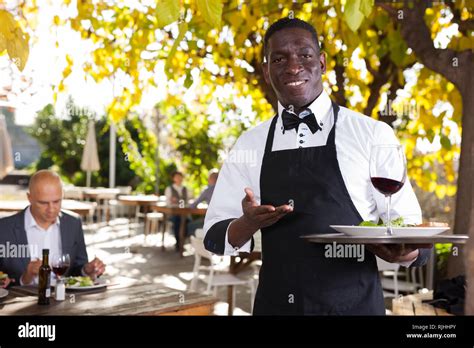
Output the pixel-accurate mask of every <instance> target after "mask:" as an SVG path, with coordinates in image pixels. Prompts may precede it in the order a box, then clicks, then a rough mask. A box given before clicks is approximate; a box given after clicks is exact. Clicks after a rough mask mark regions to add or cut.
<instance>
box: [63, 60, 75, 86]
mask: <svg viewBox="0 0 474 348" xmlns="http://www.w3.org/2000/svg"><path fill="white" fill-rule="evenodd" d="M66 62H67V66H66V68H65V69H64V70H63V80H64V79H66V78H67V77H68V76H69V75H70V74H71V72H72V66H73V65H74V61H73V60H72V57H71V56H70V55H69V54H66Z"/></svg>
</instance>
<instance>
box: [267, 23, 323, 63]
mask: <svg viewBox="0 0 474 348" xmlns="http://www.w3.org/2000/svg"><path fill="white" fill-rule="evenodd" d="M287 28H301V29H304V30H307V31H309V32H310V33H311V36H312V37H313V39H314V42H315V43H316V46H317V47H318V49H319V48H320V47H319V40H318V33H317V32H316V29H315V28H314V27H313V26H312V25H311V24H309V23H308V22H305V21H303V20H301V19H298V18H289V17H284V18H280V19H279V20H277V21H276V22H275V23H273V24H272V25H271V26H270V28H268V30H267V32H266V33H265V37H264V38H263V54H264V57H267V54H268V52H267V51H268V40H270V38H271V37H272V35H273V34H275V33H276V32H277V31H280V30H283V29H287Z"/></svg>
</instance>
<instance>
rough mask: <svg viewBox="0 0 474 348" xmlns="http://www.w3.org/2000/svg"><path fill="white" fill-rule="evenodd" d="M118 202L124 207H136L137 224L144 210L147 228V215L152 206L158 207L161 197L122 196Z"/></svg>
mask: <svg viewBox="0 0 474 348" xmlns="http://www.w3.org/2000/svg"><path fill="white" fill-rule="evenodd" d="M117 201H119V202H120V203H122V204H123V205H127V206H133V207H136V211H135V219H136V222H137V223H138V215H139V213H140V209H141V208H143V213H144V220H145V226H146V220H147V217H146V214H147V213H148V212H150V210H151V208H150V207H151V206H153V205H156V203H157V202H158V201H159V197H158V196H156V195H121V196H118V197H117Z"/></svg>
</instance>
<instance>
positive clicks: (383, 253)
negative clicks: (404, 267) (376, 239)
mask: <svg viewBox="0 0 474 348" xmlns="http://www.w3.org/2000/svg"><path fill="white" fill-rule="evenodd" d="M432 247H433V244H367V245H366V248H367V249H368V250H369V251H371V252H372V253H373V254H375V255H377V256H378V257H380V258H381V259H383V260H385V261H387V262H390V263H400V262H410V261H414V260H415V259H416V258H417V257H418V254H419V250H418V249H424V248H426V249H430V248H432Z"/></svg>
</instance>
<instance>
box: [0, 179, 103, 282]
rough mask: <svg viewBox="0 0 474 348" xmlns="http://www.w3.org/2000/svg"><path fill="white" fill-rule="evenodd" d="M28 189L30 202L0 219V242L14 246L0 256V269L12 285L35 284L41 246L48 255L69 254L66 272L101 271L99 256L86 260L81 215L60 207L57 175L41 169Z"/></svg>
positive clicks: (90, 273)
mask: <svg viewBox="0 0 474 348" xmlns="http://www.w3.org/2000/svg"><path fill="white" fill-rule="evenodd" d="M28 189H29V192H28V200H29V201H30V206H28V207H27V208H26V209H25V210H23V211H22V212H20V213H18V214H15V215H13V216H9V217H6V218H3V219H0V244H2V245H7V243H8V245H10V248H9V249H11V248H12V247H14V248H16V250H17V255H13V254H12V255H6V256H7V257H2V258H0V271H2V272H4V273H7V274H8V277H9V278H11V279H12V281H14V283H15V284H16V285H30V284H37V283H38V272H39V268H40V266H41V260H40V258H41V255H42V254H41V253H42V249H49V251H50V256H51V257H54V255H61V254H69V256H70V259H71V265H70V267H69V269H68V271H67V273H66V274H65V275H66V276H79V275H83V276H90V277H91V278H92V279H95V278H96V277H97V276H100V275H101V274H102V273H104V271H105V265H104V264H103V262H102V261H101V260H99V259H98V258H95V259H94V260H92V261H91V262H88V257H87V251H86V245H85V243H84V233H83V230H82V221H81V219H80V218H77V217H75V216H72V215H69V214H67V213H65V212H63V211H61V203H62V198H63V188H62V182H61V179H60V178H59V176H58V175H57V174H56V173H54V172H51V171H48V170H41V171H39V172H37V173H35V174H34V175H33V176H32V177H31V179H30V183H29V188H28ZM22 250H23V251H22ZM51 261H52V258H51Z"/></svg>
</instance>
